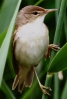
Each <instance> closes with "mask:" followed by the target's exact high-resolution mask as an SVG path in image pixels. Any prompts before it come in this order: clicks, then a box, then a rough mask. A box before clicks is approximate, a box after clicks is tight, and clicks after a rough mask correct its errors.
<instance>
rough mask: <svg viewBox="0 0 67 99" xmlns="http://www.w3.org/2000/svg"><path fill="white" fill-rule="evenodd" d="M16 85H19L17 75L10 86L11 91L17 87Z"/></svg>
mask: <svg viewBox="0 0 67 99" xmlns="http://www.w3.org/2000/svg"><path fill="white" fill-rule="evenodd" d="M18 83H19V75H16V76H15V79H14V82H13V85H12V90H14V89H15V88H16V87H17V85H18Z"/></svg>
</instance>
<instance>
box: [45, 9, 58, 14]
mask: <svg viewBox="0 0 67 99" xmlns="http://www.w3.org/2000/svg"><path fill="white" fill-rule="evenodd" d="M56 10H57V9H45V12H46V13H49V12H53V11H56Z"/></svg>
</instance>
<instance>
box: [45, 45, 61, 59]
mask: <svg viewBox="0 0 67 99" xmlns="http://www.w3.org/2000/svg"><path fill="white" fill-rule="evenodd" d="M51 49H52V50H54V51H58V50H60V47H59V46H58V45H55V44H50V45H48V51H47V53H46V55H45V57H46V58H49V57H50V50H51Z"/></svg>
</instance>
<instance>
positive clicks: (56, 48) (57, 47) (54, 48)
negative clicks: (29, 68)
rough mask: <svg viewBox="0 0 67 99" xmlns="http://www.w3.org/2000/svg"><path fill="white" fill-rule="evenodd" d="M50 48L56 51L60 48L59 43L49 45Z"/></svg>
mask: <svg viewBox="0 0 67 99" xmlns="http://www.w3.org/2000/svg"><path fill="white" fill-rule="evenodd" d="M48 48H50V49H53V50H54V51H58V50H60V47H59V46H58V45H55V44H50V45H49V46H48Z"/></svg>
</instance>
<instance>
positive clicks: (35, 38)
mask: <svg viewBox="0 0 67 99" xmlns="http://www.w3.org/2000/svg"><path fill="white" fill-rule="evenodd" d="M44 17H45V16H42V17H39V18H37V19H36V20H35V21H34V22H33V23H32V22H31V23H27V24H26V25H24V26H22V27H20V28H19V29H18V32H17V33H16V37H15V40H16V39H17V38H19V39H18V41H17V44H16V49H15V55H16V59H17V60H18V61H19V62H20V64H21V65H27V66H31V65H37V64H38V63H39V62H40V60H41V59H42V57H43V56H44V54H45V53H46V51H47V48H48V44H49V36H48V29H47V28H46V26H45V25H44V23H43V20H44Z"/></svg>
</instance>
